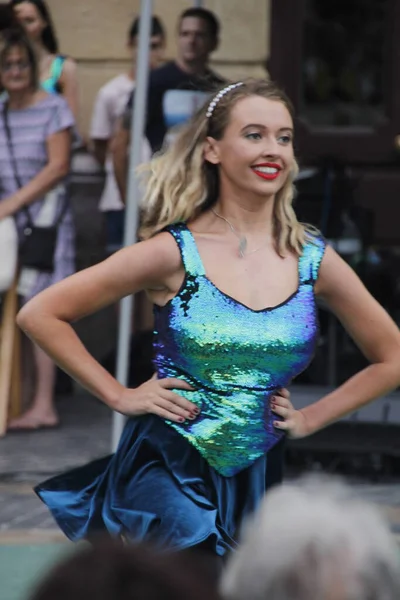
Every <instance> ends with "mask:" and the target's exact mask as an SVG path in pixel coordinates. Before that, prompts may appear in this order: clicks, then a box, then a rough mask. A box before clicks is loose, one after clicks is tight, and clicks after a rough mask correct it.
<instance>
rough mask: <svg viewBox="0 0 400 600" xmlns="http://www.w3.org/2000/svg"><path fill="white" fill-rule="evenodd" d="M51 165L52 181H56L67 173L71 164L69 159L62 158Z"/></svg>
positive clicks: (63, 177)
mask: <svg viewBox="0 0 400 600" xmlns="http://www.w3.org/2000/svg"><path fill="white" fill-rule="evenodd" d="M52 167H53V169H52V170H53V178H54V183H58V182H59V181H61V180H63V179H65V177H66V176H67V175H68V173H69V172H70V167H71V164H70V161H69V160H62V161H59V162H55V163H53V165H52Z"/></svg>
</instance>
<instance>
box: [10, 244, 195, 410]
mask: <svg viewBox="0 0 400 600" xmlns="http://www.w3.org/2000/svg"><path fill="white" fill-rule="evenodd" d="M181 270H182V266H181V260H180V255H179V251H178V249H177V247H176V244H175V242H174V241H173V239H172V237H171V236H170V235H169V234H167V233H163V234H160V235H158V236H156V237H155V238H153V239H151V240H148V241H146V242H140V243H138V244H135V245H134V246H130V247H129V248H125V249H123V250H121V251H120V252H117V253H116V254H114V255H113V256H111V257H110V258H109V259H107V260H106V261H104V262H102V263H100V264H98V265H96V266H94V267H91V268H89V269H86V270H84V271H81V272H80V273H77V274H75V275H73V276H71V277H69V278H67V279H65V280H64V281H62V282H60V283H58V284H56V285H54V286H52V287H50V288H48V289H46V290H45V291H44V292H42V293H41V294H39V295H38V296H35V297H34V298H33V299H32V300H31V301H30V302H29V303H28V304H27V305H26V306H25V307H24V308H23V309H22V310H21V311H20V313H19V315H18V324H19V326H20V327H21V328H22V329H23V330H24V331H25V332H26V334H27V335H28V336H29V337H30V338H31V339H32V340H33V341H34V342H35V343H36V344H38V346H40V347H41V348H42V349H43V350H44V351H45V352H46V353H47V354H48V355H49V356H50V357H51V358H52V359H53V360H54V361H55V362H56V363H57V364H58V365H60V367H61V368H62V369H64V370H65V371H66V372H67V373H69V374H70V375H71V376H72V377H73V378H74V379H75V380H76V381H79V382H80V383H81V384H82V385H83V386H84V387H85V388H86V389H88V390H89V391H90V392H91V393H92V394H94V395H95V396H97V397H98V398H99V399H100V400H102V401H103V402H104V403H105V404H107V405H108V406H110V407H111V408H113V409H114V410H117V411H119V412H122V413H124V414H142V413H143V412H155V413H156V414H159V415H160V416H165V417H166V418H175V417H176V418H175V420H179V418H181V417H186V418H187V413H188V411H193V410H194V406H193V404H192V403H190V402H188V401H187V400H185V399H183V398H181V397H180V396H178V395H176V394H174V393H173V392H172V391H170V390H163V391H162V392H161V394H162V396H161V397H160V389H159V387H158V388H156V385H158V386H160V385H161V384H159V383H158V384H156V382H153V383H152V384H151V385H148V386H147V388H146V389H147V390H148V389H149V388H150V392H147V395H146V394H145V395H143V393H142V394H141V395H140V396H139V400H135V403H132V398H133V396H132V390H131V393H130V394H129V393H128V394H127V390H125V388H124V387H123V386H122V385H121V384H120V383H118V381H117V380H116V379H115V378H114V377H113V376H112V375H110V373H108V372H107V371H106V370H105V369H104V368H103V367H102V366H101V365H100V364H99V363H98V362H97V361H96V360H95V359H94V358H93V357H92V356H91V355H90V354H89V352H88V351H87V350H86V348H85V347H84V345H83V344H82V342H81V341H80V340H79V338H78V336H77V335H76V333H75V331H74V329H73V328H72V326H71V323H73V322H74V321H77V320H79V319H81V318H82V317H84V316H85V315H89V314H92V313H94V312H96V311H98V310H100V309H101V308H103V307H105V306H107V305H110V304H113V303H115V302H117V301H118V300H119V299H121V298H123V297H125V296H127V295H129V294H133V293H135V292H138V291H140V290H143V289H152V288H157V290H158V291H157V297H158V298H162V290H164V294H165V298H167V297H168V294H170V293H171V291H170V290H169V287H168V283H167V281H168V278H169V277H173V276H174V274H176V273H179V272H180V271H181ZM160 294H161V295H160ZM180 383H181V384H182V385H181V386H180V387H185V388H186V389H190V386H189V385H188V384H184V382H180ZM144 385H145V386H146V385H147V384H144ZM151 386H152V387H151ZM142 387H143V386H142ZM174 387H179V385H176V386H174ZM128 392H129V391H128ZM171 394H172V396H171ZM134 397H135V399H136V398H137V396H134ZM155 398H156V400H157V406H156V409H154V406H153V405H154V402H155ZM170 402H173V403H174V406H173V407H172V413H174V414H172V415H171V405H170ZM138 403H139V404H138ZM176 403H178V408H177V406H176ZM138 405H140V407H139V408H137V407H138ZM143 406H144V407H145V408H143ZM149 407H150V408H149ZM140 410H141V411H142V413H140ZM132 411H133V412H132ZM135 411H139V412H135Z"/></svg>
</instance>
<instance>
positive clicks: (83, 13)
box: [49, 0, 269, 135]
mask: <svg viewBox="0 0 400 600" xmlns="http://www.w3.org/2000/svg"><path fill="white" fill-rule="evenodd" d="M49 4H50V7H51V10H52V14H53V17H54V22H55V26H56V29H57V33H58V36H59V39H60V45H61V49H62V52H64V53H66V54H68V55H70V56H72V57H74V58H75V59H76V60H77V62H78V64H79V79H80V106H81V108H80V129H81V131H82V133H83V134H84V135H86V134H87V131H88V125H89V121H90V115H91V111H92V107H93V102H94V98H95V95H96V93H97V91H98V89H99V88H100V86H101V85H103V83H105V82H106V81H107V80H108V79H110V78H111V77H113V76H114V75H116V74H118V73H119V72H121V71H122V70H124V69H126V68H127V66H128V64H129V54H128V52H127V50H126V47H125V42H126V35H127V30H128V27H129V25H130V22H131V20H132V19H133V18H134V16H135V15H137V13H138V9H139V7H140V0H69V1H68V2H66V1H65V0H50V2H49ZM191 5H193V3H192V2H190V0H155V1H154V13H155V14H157V15H159V16H160V17H161V18H162V20H163V22H164V24H165V26H166V30H167V35H168V45H167V52H166V56H167V58H169V59H170V58H173V57H174V55H175V39H174V37H175V28H176V19H177V16H178V15H179V13H180V12H181V11H183V10H184V9H185V8H188V7H190V6H191ZM203 6H205V7H206V8H209V9H210V10H213V11H215V13H216V14H217V15H218V17H219V18H220V20H221V24H222V35H221V44H220V47H219V49H218V51H217V52H215V54H214V55H213V68H214V69H215V70H216V71H218V72H219V73H221V74H222V75H224V76H225V77H227V78H228V79H239V78H241V77H245V76H264V75H265V73H266V71H265V62H266V59H267V55H268V47H269V27H268V24H269V1H267V0H265V1H263V2H260V1H259V0H245V1H244V0H206V1H205V2H204V3H203Z"/></svg>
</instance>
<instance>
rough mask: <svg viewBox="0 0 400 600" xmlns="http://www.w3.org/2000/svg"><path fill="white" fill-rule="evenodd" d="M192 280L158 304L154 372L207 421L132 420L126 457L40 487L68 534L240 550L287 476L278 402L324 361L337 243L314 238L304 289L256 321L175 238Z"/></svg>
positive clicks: (177, 231) (188, 239) (304, 261)
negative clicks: (239, 541)
mask: <svg viewBox="0 0 400 600" xmlns="http://www.w3.org/2000/svg"><path fill="white" fill-rule="evenodd" d="M168 231H169V232H170V234H171V235H172V236H173V237H174V239H175V240H176V243H177V245H178V247H179V249H180V252H181V256H182V262H183V265H184V267H185V272H186V275H185V279H184V281H183V283H182V286H181V289H180V290H179V292H178V294H177V295H176V296H175V297H174V298H173V299H172V300H170V301H169V302H168V303H167V304H166V305H165V306H163V307H159V306H156V307H155V309H154V311H155V336H154V365H155V368H156V371H157V374H158V377H159V378H164V377H178V378H181V379H184V380H185V381H187V382H189V383H190V384H191V385H192V387H193V390H192V391H186V390H185V391H183V390H179V392H178V393H179V394H181V395H183V396H185V397H186V398H187V399H188V400H190V401H191V402H193V403H195V404H196V405H197V406H198V407H199V408H200V409H201V412H200V414H199V416H198V417H197V418H196V419H195V420H194V421H187V422H185V423H182V424H178V423H172V422H170V421H164V420H163V419H161V418H159V417H156V416H154V415H145V416H142V417H137V418H132V419H129V420H128V421H127V423H126V426H125V429H124V432H123V435H122V438H121V441H120V444H119V447H118V449H117V452H116V453H115V454H114V455H113V456H111V457H106V458H104V459H101V460H98V461H95V462H94V463H91V464H89V465H87V466H84V467H81V468H78V469H74V470H73V471H70V472H69V473H66V474H62V475H59V476H57V477H55V478H52V479H50V480H48V481H46V482H44V483H42V484H40V485H39V486H37V488H36V492H37V494H38V495H39V497H40V498H41V499H42V500H43V501H44V502H45V503H46V504H47V506H48V507H49V508H50V510H51V511H52V513H53V516H54V517H55V519H56V520H57V522H58V524H59V525H60V527H61V528H62V529H63V531H64V532H65V533H66V535H67V536H68V537H69V538H70V539H72V540H79V539H82V538H89V537H91V536H93V535H94V534H96V533H99V532H100V531H108V532H109V533H110V534H111V535H114V536H121V535H122V536H123V537H124V538H125V539H128V540H132V541H136V540H141V539H145V540H147V541H150V542H153V543H156V544H158V545H160V546H161V547H168V548H174V549H183V548H187V547H191V546H197V545H200V544H201V545H203V546H204V545H206V546H207V547H208V548H210V549H212V550H213V551H214V552H215V553H216V554H219V555H223V554H224V553H225V552H226V551H227V550H231V549H233V548H234V547H235V544H236V542H235V537H236V533H237V530H238V528H239V527H240V524H241V521H242V519H243V518H244V517H245V516H246V515H247V514H249V513H250V512H252V511H253V510H254V509H255V508H257V505H258V503H259V501H260V499H261V498H262V496H263V494H264V492H265V490H266V489H267V488H268V487H269V486H271V485H273V484H275V483H277V482H279V481H280V479H281V477H282V460H283V441H284V440H283V437H282V436H283V434H282V432H281V431H279V430H277V429H276V428H274V426H273V420H274V419H276V416H274V415H273V414H272V413H271V409H270V398H271V396H272V395H273V393H274V392H276V391H277V390H278V389H279V388H282V387H285V386H288V385H289V384H290V382H291V380H292V379H293V378H294V377H295V376H296V375H298V374H299V373H301V371H303V370H304V369H305V368H306V367H307V365H308V364H309V362H310V360H311V359H312V357H313V354H314V349H315V344H316V340H317V335H318V316H317V308H316V303H315V296H314V284H315V282H316V280H317V277H318V269H319V265H320V263H321V260H322V257H323V254H324V250H325V242H324V240H323V239H322V238H320V237H314V238H312V239H310V240H309V241H308V242H307V243H306V245H305V246H304V249H303V253H302V255H301V257H300V258H299V280H298V287H297V290H296V291H295V292H294V293H293V294H292V295H291V296H290V297H289V298H287V299H286V300H285V301H284V302H282V303H281V304H279V305H278V306H275V307H271V308H265V309H263V310H259V311H255V310H252V309H250V308H248V307H246V306H245V305H243V304H241V303H240V302H238V301H237V300H235V299H233V298H231V297H230V296H228V295H227V294H225V293H223V292H222V291H221V290H219V289H218V288H217V287H216V286H215V285H214V284H213V283H212V282H211V281H210V280H209V279H208V278H207V276H206V273H205V270H204V266H203V264H202V261H201V258H200V255H199V252H198V250H197V246H196V243H195V240H194V237H193V235H192V233H191V232H190V230H189V229H188V227H187V226H186V225H185V224H183V223H179V224H176V225H172V226H170V227H169V228H168Z"/></svg>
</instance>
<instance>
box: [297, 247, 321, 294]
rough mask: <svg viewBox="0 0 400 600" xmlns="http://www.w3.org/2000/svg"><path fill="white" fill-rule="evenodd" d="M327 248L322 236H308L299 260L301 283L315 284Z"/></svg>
mask: <svg viewBox="0 0 400 600" xmlns="http://www.w3.org/2000/svg"><path fill="white" fill-rule="evenodd" d="M325 248H326V240H325V239H324V238H323V237H322V236H312V237H311V236H308V238H307V240H306V243H305V244H304V248H303V253H302V255H301V256H300V260H299V279H300V283H311V284H312V285H314V284H315V282H316V281H317V279H318V272H319V267H320V265H321V261H322V258H323V256H324V252H325Z"/></svg>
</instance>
